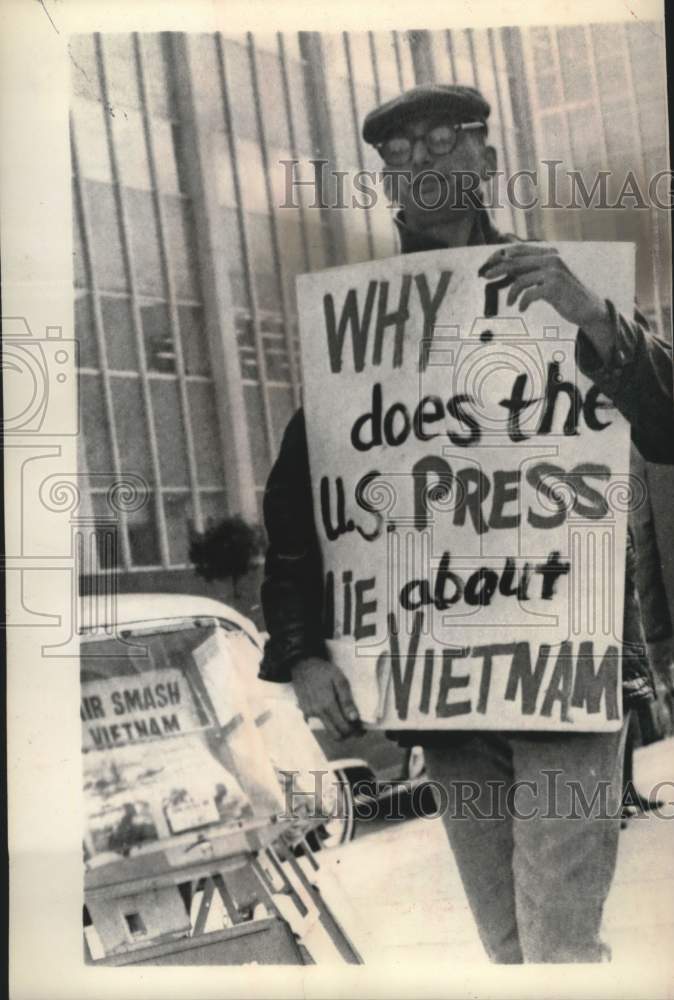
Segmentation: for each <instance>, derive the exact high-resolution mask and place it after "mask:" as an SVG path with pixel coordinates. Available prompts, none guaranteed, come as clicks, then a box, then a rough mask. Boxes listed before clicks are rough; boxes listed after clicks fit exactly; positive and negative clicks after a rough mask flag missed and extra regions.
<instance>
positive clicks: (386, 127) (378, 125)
mask: <svg viewBox="0 0 674 1000" xmlns="http://www.w3.org/2000/svg"><path fill="white" fill-rule="evenodd" d="M490 111H491V108H490V107H489V104H488V102H487V101H485V99H484V97H483V96H482V94H481V93H480V92H479V91H478V90H475V88H474V87H462V86H460V85H459V84H446V83H432V84H427V85H425V86H422V87H412V88H411V90H406V91H405V92H404V93H402V94H400V95H399V96H398V97H394V98H393V100H391V101H387V102H386V103H385V104H381V105H380V106H379V107H378V108H374V109H373V110H372V111H370V112H369V114H367V115H366V117H365V121H364V122H363V139H364V140H365V142H368V143H370V145H376V143H378V142H382V141H383V139H385V138H386V136H387V135H388V133H390V132H391V130H392V129H394V128H396V127H397V126H399V125H401V124H402V123H403V122H405V121H407V120H408V119H409V118H412V117H416V116H418V115H437V114H446V115H448V116H450V117H451V118H453V119H455V120H456V121H457V122H461V121H478V122H486V121H487V118H488V117H489V112H490Z"/></svg>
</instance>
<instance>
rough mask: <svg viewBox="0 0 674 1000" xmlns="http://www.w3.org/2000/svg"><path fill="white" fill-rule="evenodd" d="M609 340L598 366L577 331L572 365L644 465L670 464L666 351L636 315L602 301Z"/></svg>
mask: <svg viewBox="0 0 674 1000" xmlns="http://www.w3.org/2000/svg"><path fill="white" fill-rule="evenodd" d="M606 304H607V306H608V309H609V313H610V317H611V323H612V324H613V327H614V331H615V337H614V346H613V351H612V354H611V357H610V358H609V359H608V361H606V362H603V361H602V359H601V358H600V357H599V354H598V353H597V351H596V350H595V348H594V347H593V346H592V344H591V342H590V340H589V338H588V336H587V335H586V334H585V333H584V331H583V330H579V331H578V338H577V340H576V363H577V365H578V367H579V368H580V370H581V371H582V372H583V374H584V375H587V377H588V378H591V379H592V381H593V382H594V383H595V384H596V385H597V386H599V388H600V389H601V391H602V392H603V393H604V395H605V396H608V398H609V399H610V400H611V401H612V402H613V403H614V404H615V406H616V407H617V409H618V410H619V411H620V413H622V415H623V416H624V417H625V418H626V419H627V420H628V421H629V424H630V426H631V428H632V441H633V443H634V445H635V446H636V448H637V449H638V450H639V452H640V453H641V455H642V456H643V458H645V459H646V461H648V462H657V463H662V464H667V465H672V464H674V393H673V387H672V352H671V348H670V346H669V344H667V342H666V341H664V340H662V339H661V338H659V337H656V336H655V335H654V334H652V333H651V332H650V330H649V329H648V324H647V322H646V320H645V318H644V317H643V316H642V314H641V313H640V312H639V311H638V310H637V311H636V312H635V316H634V319H633V320H628V319H626V317H625V316H622V315H621V314H620V313H618V312H617V311H616V309H615V307H614V305H613V303H612V302H610V301H609V300H607V302H606Z"/></svg>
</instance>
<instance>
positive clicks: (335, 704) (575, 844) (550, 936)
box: [261, 85, 674, 963]
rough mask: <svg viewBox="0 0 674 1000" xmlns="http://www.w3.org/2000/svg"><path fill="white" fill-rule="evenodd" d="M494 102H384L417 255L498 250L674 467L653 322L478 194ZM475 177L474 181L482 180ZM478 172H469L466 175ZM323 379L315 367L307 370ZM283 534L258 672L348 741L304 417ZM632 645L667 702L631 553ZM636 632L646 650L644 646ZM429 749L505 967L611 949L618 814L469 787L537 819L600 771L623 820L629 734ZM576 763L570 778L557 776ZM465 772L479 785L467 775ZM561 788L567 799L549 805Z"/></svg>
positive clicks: (638, 672) (381, 111) (597, 956)
mask: <svg viewBox="0 0 674 1000" xmlns="http://www.w3.org/2000/svg"><path fill="white" fill-rule="evenodd" d="M488 115H489V105H488V104H487V102H486V101H485V100H484V98H483V97H482V96H481V94H479V93H478V92H477V91H476V90H474V89H472V88H470V87H458V86H440V85H435V86H427V87H417V88H414V89H413V90H410V91H408V92H406V93H404V94H403V95H401V96H400V97H398V98H395V99H394V100H393V101H390V102H388V103H387V104H384V105H383V106H381V107H379V108H376V109H375V110H374V111H372V112H371V113H370V114H369V115H368V116H367V118H366V119H365V123H364V128H363V137H364V139H365V141H366V142H368V143H371V144H372V145H374V146H376V148H377V149H378V150H379V152H380V154H381V156H382V158H383V160H384V164H385V169H386V171H387V172H389V173H390V174H391V179H390V182H391V185H392V188H395V189H396V200H397V201H398V203H399V205H400V212H399V214H398V216H397V220H396V221H397V224H398V229H399V233H400V241H401V249H402V252H403V253H408V252H413V251H417V250H432V249H438V248H440V247H461V246H473V245H479V244H497V246H496V247H495V249H494V252H493V253H492V254H491V255H490V256H489V258H488V260H487V262H486V264H485V265H484V267H483V268H482V269H481V274H483V275H484V276H485V277H487V278H489V279H491V278H493V279H502V280H504V281H505V282H508V283H509V291H508V295H507V302H508V305H509V306H513V305H514V304H515V303H516V302H517V303H518V304H519V308H520V309H521V310H522V311H524V310H526V309H527V307H528V306H529V304H530V303H531V302H533V301H535V300H536V299H541V300H544V301H546V302H548V303H549V304H550V305H552V306H553V307H554V308H555V309H556V310H557V312H558V313H559V314H560V315H561V316H562V317H563V318H564V319H566V320H567V321H569V322H570V323H572V324H574V325H575V326H577V327H578V328H579V333H578V339H577V363H578V366H579V368H580V369H581V370H582V371H583V372H584V373H585V374H587V375H588V376H589V377H590V378H592V379H593V380H594V381H595V382H596V383H597V385H598V386H599V387H600V388H601V390H602V391H603V392H604V393H605V394H606V395H607V396H609V397H610V398H611V399H612V400H613V402H614V403H615V405H616V406H617V408H618V409H619V410H620V411H621V412H622V413H623V414H624V415H625V416H626V418H627V419H628V420H629V422H630V424H631V427H632V438H633V441H634V443H635V444H636V446H637V447H638V448H639V449H640V450H641V452H642V454H643V455H644V457H646V458H647V459H649V460H651V461H668V462H670V461H672V448H673V442H674V434H672V419H671V398H672V387H671V360H670V358H669V355H668V352H667V349H666V347H665V346H664V345H663V344H661V343H660V342H659V341H658V340H657V339H656V338H654V337H652V336H651V335H650V334H649V333H648V332H647V331H646V330H645V329H644V327H643V325H642V324H641V323H640V322H632V321H630V320H628V319H626V318H624V317H622V316H619V315H617V314H616V311H615V309H614V307H613V306H612V304H611V303H610V302H608V301H604V300H602V299H600V298H599V297H597V296H596V295H595V294H594V293H593V292H592V291H590V290H589V289H588V288H587V287H586V286H585V284H584V283H583V280H582V275H574V274H573V273H572V272H571V271H570V270H569V268H568V267H567V266H566V265H565V264H564V261H563V260H562V259H561V257H560V256H559V254H558V253H557V252H556V251H555V250H554V249H553V248H551V247H547V246H545V245H542V244H538V243H535V244H534V243H520V242H517V241H515V239H514V238H512V237H506V236H502V235H501V234H499V233H498V232H497V231H496V230H495V229H494V227H493V225H492V223H491V221H490V220H489V217H488V215H487V212H486V211H485V209H484V208H483V206H482V203H481V201H480V198H479V193H478V189H479V184H480V183H481V182H482V181H484V180H486V179H487V178H488V176H489V174H490V173H491V172H492V171H493V170H494V169H495V167H496V153H495V151H494V149H493V148H492V147H491V146H489V145H488V143H487V141H486V139H487V119H488ZM471 179H472V181H473V182H472V183H471ZM466 180H468V183H466ZM307 377H311V373H310V372H309V373H307ZM265 521H266V527H267V532H268V535H269V543H270V544H269V550H268V553H267V561H266V577H265V581H264V584H263V588H262V600H263V606H264V612H265V618H266V621H267V627H268V630H269V633H270V639H269V641H268V643H267V646H266V649H265V656H264V660H263V664H262V667H261V676H262V677H264V678H266V679H269V680H292V683H293V685H294V687H295V690H296V693H297V698H298V701H299V704H300V707H301V708H302V710H303V711H304V713H305V715H306V716H316V717H319V718H321V719H322V720H323V722H324V724H325V726H326V727H327V729H328V730H329V731H330V732H331V733H332V734H333V735H337V736H346V735H348V734H350V733H353V732H355V731H357V730H358V728H359V725H360V723H359V719H358V711H357V708H356V706H355V704H354V701H353V698H352V696H351V691H350V687H349V684H348V681H347V680H346V677H345V676H344V674H343V673H342V671H341V670H340V669H339V668H338V667H337V666H336V665H335V664H334V663H331V662H330V660H329V658H328V654H327V651H326V646H325V642H324V634H323V630H322V572H321V561H320V551H319V546H318V541H317V536H316V531H315V527H314V520H313V510H312V498H311V487H310V474H309V464H308V456H307V445H306V435H305V425H304V415H303V413H302V411H299V412H298V413H297V414H296V415H295V417H293V419H292V420H291V422H290V424H289V426H288V428H287V430H286V434H285V436H284V440H283V443H282V445H281V450H280V454H279V457H278V460H277V462H276V464H275V466H274V468H273V470H272V472H271V475H270V477H269V481H268V484H267V490H266V493H265ZM628 556H629V558H628V579H627V585H626V599H625V621H624V638H625V642H626V644H627V645H626V648H625V651H624V657H623V673H624V681H625V697H626V703H627V704H629V703H630V702H634V701H635V699H639V698H650V697H652V684H651V680H650V674H649V670H648V665H647V661H646V660H645V657H644V656H643V655H640V649H641V641H642V640H641V633H640V624H639V609H638V604H637V600H636V594H635V589H634V583H633V572H632V568H631V563H632V559H633V557H632V555H631V553H628ZM630 644H635V645H630ZM398 738H399V739H400V741H401V742H407V744H408V745H410V744H420V745H422V746H423V747H424V751H425V757H426V762H427V768H428V771H429V774H430V776H431V777H432V778H433V779H435V780H437V781H438V782H440V783H441V784H442V785H443V786H444V787H445V788H446V789H447V792H448V797H449V809H448V810H447V813H446V815H445V817H444V822H445V827H446V830H447V834H448V837H449V840H450V843H451V846H452V849H453V852H454V855H455V858H456V862H457V865H458V868H459V871H460V873H461V878H462V880H463V884H464V887H465V889H466V893H467V896H468V900H469V902H470V905H471V908H472V911H473V914H474V916H475V919H476V923H477V926H478V930H479V933H480V936H481V938H482V941H483V943H484V946H485V949H486V951H487V953H488V955H489V957H490V958H491V959H492V961H497V962H508V963H515V962H522V961H531V962H546V961H548V962H564V961H566V962H569V961H600V960H602V958H603V957H604V956H605V954H606V952H605V949H604V946H603V945H602V944H601V942H600V938H599V928H600V923H601V916H602V907H603V904H604V901H605V898H606V896H607V893H608V890H609V887H610V884H611V879H612V876H613V871H614V866H615V858H616V851H617V840H618V831H619V818H616V819H615V820H607V819H600V818H585V819H581V818H579V819H577V820H569V819H559V818H555V815H551V816H550V818H548V819H544V818H540V819H537V820H524V819H519V818H517V817H516V816H513V815H509V814H508V813H507V811H506V812H505V813H503V814H502V815H499V814H497V815H492V817H491V818H489V819H480V818H479V814H478V816H476V815H475V814H474V813H473V812H471V811H468V814H467V815H463V816H462V815H461V810H460V809H457V806H458V805H459V803H458V800H457V794H458V790H459V789H460V788H461V787H465V782H475V783H476V785H477V788H478V790H479V794H478V798H477V800H475V806H476V807H477V808H478V809H479V810H480V812H481V813H482V814H485V813H487V814H488V813H489V811H490V801H489V799H490V795H491V792H492V790H493V784H490V783H494V782H497V783H501V787H502V788H503V789H507V788H511V789H512V788H513V787H514V785H515V783H516V782H521V781H529V782H532V783H534V784H533V785H532V786H531V787H533V788H534V789H535V792H534V793H533V797H532V798H533V801H532V800H529V801H528V802H527V806H528V807H529V806H530V805H531V806H538V808H539V811H540V814H542V815H545V813H546V812H550V813H553V812H554V813H555V814H557V813H560V814H562V815H563V814H564V812H565V811H568V807H569V790H568V787H567V785H566V783H565V782H566V780H567V779H574V780H575V781H577V782H578V783H579V785H580V787H582V789H583V792H584V794H585V796H586V798H587V800H588V801H591V800H592V796H593V794H594V791H595V788H596V783H597V781H599V780H605V781H607V782H609V783H610V788H611V790H612V794H611V801H609V809H610V811H611V812H613V813H615V816H616V817H619V800H620V796H621V787H620V784H621V783H620V778H621V766H620V765H621V751H622V745H623V736H622V734H621V733H615V734H587V733H580V734H549V733H545V734H534V735H531V734H529V735H527V734H522V733H507V732H496V733H493V732H489V733H488V732H452V733H447V732H431V733H429V732H424V733H409V732H407V733H404V734H403V733H400V734H398ZM560 774H561V775H562V777H563V779H564V781H561V782H559V781H555V782H554V783H553V782H551V780H550V776H551V775H553V777H554V776H557V777H559V775H560ZM462 783H464V785H463V786H462ZM553 792H554V793H556V810H555V809H553V803H552V802H551V801H550V796H551V794H552V793H553Z"/></svg>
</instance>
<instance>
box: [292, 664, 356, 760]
mask: <svg viewBox="0 0 674 1000" xmlns="http://www.w3.org/2000/svg"><path fill="white" fill-rule="evenodd" d="M292 681H293V687H294V689H295V694H296V695H297V701H298V703H299V706H300V709H301V710H302V712H303V713H304V717H305V719H311V718H313V719H320V720H321V721H322V723H323V725H324V726H325V728H326V729H327V731H328V732H329V733H330V735H331V736H332V737H333V738H335V739H338V740H341V739H344V737H345V736H355V735H357V734H360V733H362V732H363V728H362V724H361V721H360V716H359V715H358V709H357V708H356V706H355V703H354V700H353V696H352V694H351V685H350V684H349V682H348V680H347V679H346V676H345V675H344V672H343V671H342V670H341V669H340V668H339V667H338V666H337V664H336V663H331V662H329V661H328V660H322V659H320V658H319V657H318V656H310V657H307V658H306V659H304V660H299V661H298V662H297V663H296V664H295V665H294V666H293V668H292Z"/></svg>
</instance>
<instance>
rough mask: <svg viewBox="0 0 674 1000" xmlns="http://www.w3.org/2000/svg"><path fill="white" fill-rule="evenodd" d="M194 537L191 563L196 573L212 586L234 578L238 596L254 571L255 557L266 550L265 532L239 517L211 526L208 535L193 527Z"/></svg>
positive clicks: (191, 539) (191, 531) (233, 584)
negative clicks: (243, 580)
mask: <svg viewBox="0 0 674 1000" xmlns="http://www.w3.org/2000/svg"><path fill="white" fill-rule="evenodd" d="M190 535H191V537H190V562H192V563H193V564H194V569H195V571H196V573H197V574H198V575H199V576H201V577H203V579H204V580H208V581H209V583H210V582H211V581H212V580H229V579H231V581H232V587H233V590H234V595H235V596H238V594H237V584H238V582H239V580H240V579H241V577H242V576H245V574H246V573H247V572H248V570H249V569H250V564H251V560H252V558H253V556H255V555H257V553H258V552H260V551H261V550H262V531H261V529H260V528H259V527H253V526H252V525H250V524H247V523H246V521H244V519H243V518H242V517H241V515H240V514H235V515H234V516H233V517H226V518H224V519H223V520H222V521H218V522H216V523H215V524H212V525H208V527H207V528H206V530H205V531H204V532H198V531H194V529H193V528H190Z"/></svg>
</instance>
